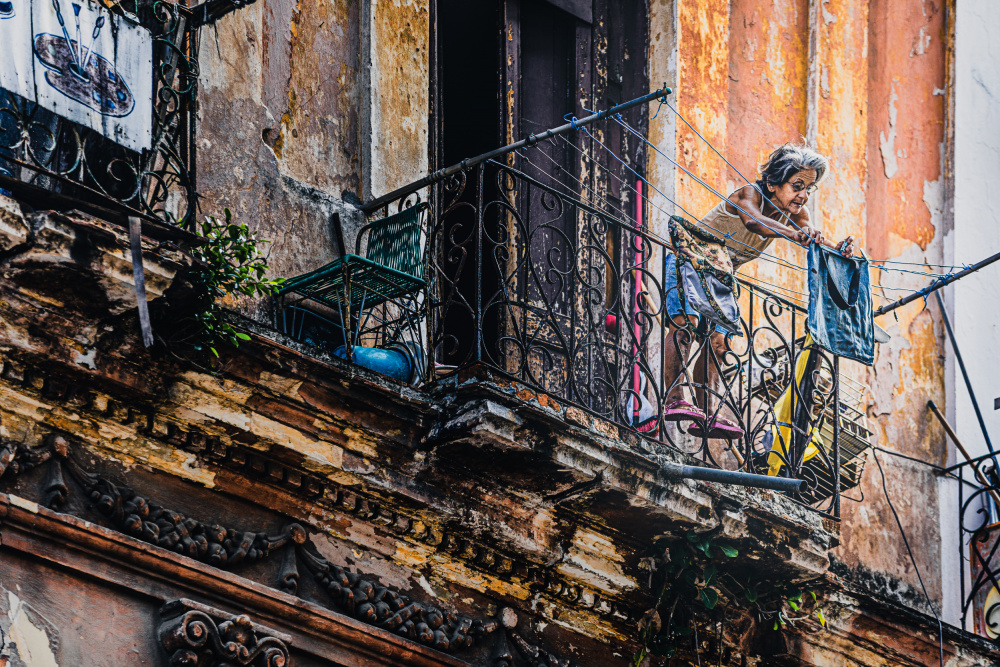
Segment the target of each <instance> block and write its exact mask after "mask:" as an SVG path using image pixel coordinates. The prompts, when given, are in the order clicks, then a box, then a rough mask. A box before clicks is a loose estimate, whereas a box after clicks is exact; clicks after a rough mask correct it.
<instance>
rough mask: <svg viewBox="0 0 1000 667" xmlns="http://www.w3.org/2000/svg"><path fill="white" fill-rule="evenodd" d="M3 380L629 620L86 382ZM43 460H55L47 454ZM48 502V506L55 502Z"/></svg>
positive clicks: (363, 496)
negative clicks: (102, 392)
mask: <svg viewBox="0 0 1000 667" xmlns="http://www.w3.org/2000/svg"><path fill="white" fill-rule="evenodd" d="M0 377H2V378H4V379H5V380H7V381H9V382H12V383H16V384H17V385H20V387H21V388H22V389H23V390H24V391H26V392H27V393H29V394H34V395H37V396H39V397H41V398H44V399H47V400H49V401H52V402H56V403H66V404H67V405H68V407H71V408H72V409H73V410H75V411H79V412H81V413H84V414H88V415H91V416H93V417H96V418H99V419H107V420H112V421H114V422H117V423H119V424H122V425H129V426H131V427H132V428H134V429H135V430H136V432H137V433H140V434H142V435H143V436H144V437H147V438H151V439H154V440H158V441H160V442H162V443H164V444H166V445H170V446H172V447H175V448H178V449H181V450H183V451H186V452H189V453H191V454H193V455H195V456H196V457H197V458H198V460H199V461H200V462H203V463H207V464H210V465H213V466H217V467H218V468H221V469H224V470H228V471H231V472H234V473H237V474H240V475H244V476H247V477H249V478H251V479H255V480H259V481H261V482H264V483H266V484H269V485H271V486H273V487H275V488H278V489H281V490H282V491H284V492H286V493H289V494H291V495H293V496H295V497H297V498H301V499H303V500H307V501H310V502H313V503H316V504H318V505H321V506H324V507H328V508H330V509H334V510H337V511H341V512H344V513H346V514H348V515H351V516H354V517H356V518H358V519H360V520H362V521H366V522H368V523H372V524H377V525H379V526H381V527H383V528H384V529H387V530H389V531H391V532H392V533H394V534H395V535H397V536H399V537H400V538H403V539H409V540H413V541H415V542H418V543H422V544H425V545H427V546H430V547H433V548H434V549H435V550H437V551H438V552H441V553H446V554H448V555H449V556H451V557H453V558H455V559H457V560H460V561H461V562H462V563H464V564H465V566H467V567H469V568H470V569H472V570H474V571H477V572H481V573H484V574H487V575H489V576H491V577H496V578H498V579H500V580H502V581H506V582H508V583H509V582H511V581H513V580H514V579H518V580H520V582H521V583H522V585H524V586H526V587H527V588H528V589H530V590H532V591H533V592H535V593H542V594H544V595H546V596H548V597H550V598H552V599H553V600H557V601H558V602H559V603H561V604H568V605H572V606H574V607H576V608H579V609H583V610H586V611H588V612H590V613H594V614H596V615H598V616H600V617H602V618H606V619H608V620H610V621H613V622H620V621H623V620H625V619H627V618H628V616H629V614H628V611H627V610H626V608H625V607H624V606H623V605H622V604H621V603H620V602H618V601H616V600H615V599H613V598H609V597H607V596H604V595H602V594H601V593H599V592H598V591H596V590H593V589H591V588H588V587H585V586H581V585H580V584H579V583H578V582H575V581H572V580H570V579H567V578H564V577H562V576H560V575H558V574H557V573H555V572H554V571H553V570H552V569H551V568H548V567H546V566H545V565H544V564H542V563H537V562H533V561H531V560H529V559H527V558H524V557H523V556H520V555H519V554H518V553H517V551H516V549H513V548H510V549H504V548H496V547H494V546H486V545H484V544H481V543H479V542H478V541H477V540H476V539H475V538H474V537H469V536H467V535H463V534H461V533H459V532H456V531H454V530H452V529H449V528H447V527H445V526H434V525H428V523H426V522H425V520H424V519H423V518H418V517H417V515H416V514H415V513H414V514H409V513H407V512H405V511H401V510H398V509H395V508H392V507H389V506H388V505H387V503H386V500H385V499H383V498H378V497H376V496H374V495H372V494H369V493H366V492H364V491H358V490H357V489H349V488H347V487H344V486H341V485H339V484H336V483H334V482H332V481H330V480H328V479H325V478H323V477H321V476H319V475H315V474H311V473H307V472H305V471H302V470H300V469H298V468H296V467H293V466H292V465H288V464H286V463H283V462H280V461H277V460H276V459H275V458H274V457H272V456H269V455H267V454H266V453H263V452H261V451H259V450H258V449H255V448H253V447H249V446H244V445H240V444H236V443H234V442H232V440H230V439H228V438H223V437H220V436H217V435H212V434H209V433H206V432H204V431H202V430H200V429H198V428H197V427H194V426H190V425H185V427H184V428H181V426H180V425H178V424H177V423H176V422H175V421H174V420H172V419H170V418H168V417H166V416H164V415H161V414H160V413H159V412H158V411H156V410H155V409H154V408H152V407H149V408H143V407H141V406H135V405H133V406H126V405H123V404H122V403H120V402H118V401H116V400H114V399H113V398H110V397H108V396H105V395H103V394H101V393H99V392H97V391H95V390H93V389H91V388H89V387H87V386H85V385H84V384H83V383H78V382H74V381H72V380H68V379H66V378H60V377H57V376H55V375H54V374H51V373H46V372H44V371H43V370H42V369H41V368H39V367H29V366H27V365H25V364H21V363H18V362H15V361H13V360H11V359H10V358H6V359H4V360H3V370H2V372H0ZM40 455H41V456H45V457H47V456H48V454H46V453H44V452H42V453H41V454H40ZM0 456H2V454H0ZM36 456H37V455H36ZM39 462H41V461H39ZM37 464H38V463H31V462H29V461H27V460H25V462H24V465H37ZM0 475H2V458H0ZM45 502H46V504H48V499H46V500H45ZM289 586H292V581H289V582H287V583H286V584H282V587H283V589H284V590H293V589H291V588H288V587H289Z"/></svg>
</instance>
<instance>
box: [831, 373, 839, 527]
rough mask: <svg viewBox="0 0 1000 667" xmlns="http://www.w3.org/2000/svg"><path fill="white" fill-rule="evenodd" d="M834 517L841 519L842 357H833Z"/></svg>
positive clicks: (832, 464) (832, 463)
mask: <svg viewBox="0 0 1000 667" xmlns="http://www.w3.org/2000/svg"><path fill="white" fill-rule="evenodd" d="M832 458H833V460H832V462H831V466H832V468H833V515H834V516H835V517H837V518H838V519H839V518H840V357H839V356H838V355H836V354H835V355H833V453H832Z"/></svg>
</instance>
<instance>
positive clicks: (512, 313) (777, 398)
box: [278, 161, 871, 518]
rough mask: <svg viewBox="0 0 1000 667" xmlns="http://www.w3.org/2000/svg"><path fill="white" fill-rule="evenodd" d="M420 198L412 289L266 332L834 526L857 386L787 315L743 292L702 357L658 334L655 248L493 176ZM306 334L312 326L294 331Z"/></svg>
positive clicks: (795, 314) (502, 175)
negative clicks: (768, 496) (463, 390)
mask: <svg viewBox="0 0 1000 667" xmlns="http://www.w3.org/2000/svg"><path fill="white" fill-rule="evenodd" d="M427 198H428V200H429V204H430V207H429V208H430V211H431V214H430V215H428V216H427V217H426V222H425V224H424V226H423V232H422V240H421V242H422V247H423V248H424V249H425V251H424V254H423V256H424V258H425V261H424V278H425V282H426V288H425V289H421V290H418V291H415V292H413V293H412V294H410V295H408V296H406V297H405V298H402V299H387V300H382V302H381V303H380V304H379V305H377V306H375V307H373V308H368V309H367V310H365V308H364V306H363V304H359V303H358V302H356V301H355V302H354V303H353V304H351V306H350V307H348V308H346V309H345V308H344V307H340V308H339V310H338V309H337V308H336V307H333V308H327V309H325V310H324V309H323V308H322V306H321V305H320V306H319V307H316V306H317V304H316V303H315V300H310V299H308V298H306V299H293V300H292V301H288V300H286V301H284V303H283V305H284V306H285V309H284V310H283V311H282V314H281V316H279V318H278V319H279V324H281V325H282V326H281V327H280V328H284V329H285V331H286V333H291V334H293V335H297V336H298V337H300V338H302V337H303V335H304V334H303V331H311V332H312V334H310V335H311V336H312V337H311V338H310V337H308V336H307V337H306V338H307V339H308V340H309V341H310V342H313V343H315V344H320V345H321V346H322V345H326V346H328V347H329V348H330V349H331V350H332V349H337V350H339V355H340V356H344V357H348V358H351V359H354V360H355V361H356V362H358V363H362V364H364V363H365V361H364V359H359V358H358V354H359V350H360V351H361V354H362V356H364V353H365V351H369V350H371V349H373V348H382V349H385V348H389V347H391V346H393V345H396V346H397V347H398V346H399V344H400V343H403V344H405V345H407V346H409V348H410V349H414V348H417V349H419V350H421V351H422V354H418V355H410V356H411V358H413V359H418V358H420V357H422V358H423V359H426V360H429V361H427V362H423V363H422V365H421V367H420V368H419V375H420V378H419V380H417V382H422V383H424V385H425V386H426V387H432V386H435V385H437V386H441V385H451V386H455V385H457V384H460V383H461V384H463V385H468V384H470V383H472V382H473V381H476V382H479V383H488V384H490V385H491V386H493V387H494V388H495V389H497V390H500V391H503V392H505V393H507V394H509V395H513V396H516V397H518V398H519V399H521V400H528V401H531V402H533V403H537V404H539V405H540V406H541V407H543V408H545V409H548V410H550V411H551V410H555V411H556V412H558V413H559V415H560V416H561V417H562V418H563V419H567V420H569V421H573V422H576V423H584V422H586V423H588V424H590V423H593V424H596V425H603V428H604V432H606V433H608V434H611V435H612V437H614V436H615V435H617V436H618V437H619V438H620V439H622V440H626V441H628V442H631V443H632V444H633V446H636V444H637V443H638V442H639V438H640V437H644V438H645V443H646V445H645V446H646V447H647V448H652V451H657V450H658V449H661V448H665V449H666V450H673V451H677V450H679V451H681V452H684V453H686V454H689V455H691V456H693V457H695V459H697V460H699V462H700V465H703V466H706V467H711V468H721V469H725V470H732V471H742V472H747V473H755V474H767V473H768V471H769V470H770V471H771V473H772V474H775V473H776V474H778V475H781V476H786V477H791V478H794V479H801V480H805V481H806V482H807V488H806V490H805V491H804V492H802V493H796V494H794V497H795V499H796V500H798V501H800V502H802V503H805V504H807V505H811V506H813V507H815V508H816V509H817V510H818V511H819V512H820V513H822V514H823V515H824V516H827V517H830V518H836V517H839V513H840V495H841V492H842V491H843V490H845V489H848V488H852V487H854V486H856V485H857V484H858V482H859V480H860V476H861V472H862V469H863V466H864V451H865V447H866V446H867V445H868V442H869V439H870V436H871V432H870V431H869V430H868V427H867V423H866V421H865V417H864V413H863V410H864V408H863V392H864V387H863V386H861V385H860V384H858V383H857V382H854V381H853V380H851V379H850V378H848V377H847V376H845V375H842V374H841V373H840V372H839V360H838V358H836V357H834V356H831V355H830V354H828V353H826V352H825V351H823V350H821V349H818V348H815V347H814V346H812V345H807V343H806V311H805V310H804V309H803V308H802V307H801V306H799V305H797V304H795V303H793V302H792V301H790V300H788V299H784V298H782V297H780V296H778V295H777V294H774V293H772V292H769V291H766V290H764V289H762V288H760V287H758V286H754V285H750V284H743V285H742V287H741V289H742V292H741V296H740V301H741V312H742V323H741V332H740V333H741V334H742V335H738V336H737V335H730V336H728V337H727V338H726V340H725V345H724V346H723V348H720V349H713V346H712V345H710V344H708V342H707V340H708V339H707V337H705V336H702V335H700V333H701V332H698V331H689V330H686V329H678V328H674V327H669V328H664V326H663V322H664V320H665V318H666V314H665V312H664V311H663V308H662V307H661V306H660V304H662V303H664V296H665V294H664V289H663V284H664V282H663V280H664V273H663V256H664V252H665V251H668V249H669V244H668V243H667V242H666V241H665V240H664V239H663V238H661V237H660V236H657V235H656V234H654V233H650V232H649V231H647V230H645V229H639V228H637V227H636V226H634V225H633V224H630V223H629V222H628V221H626V220H624V219H622V218H621V217H619V215H620V213H616V212H615V211H614V210H612V209H611V208H610V207H609V208H608V209H599V208H595V207H594V206H592V205H591V204H588V203H586V202H584V201H583V200H581V199H580V198H578V197H575V196H573V195H572V194H567V190H566V189H562V190H560V189H556V188H554V187H550V186H548V185H545V184H543V183H542V182H540V181H539V180H537V179H535V178H533V177H531V176H529V175H528V174H526V173H524V172H522V171H519V170H518V169H515V168H512V167H510V166H508V165H505V164H501V163H498V162H494V161H487V162H484V163H482V164H480V165H478V166H477V167H475V168H474V169H472V170H470V171H462V172H459V173H458V174H456V175H455V176H454V177H452V178H451V179H450V180H447V181H444V182H438V183H436V184H433V185H432V186H430V188H429V193H428V195H427ZM419 203H420V197H419V194H418V192H417V189H416V186H414V187H413V188H410V189H405V188H404V189H403V194H402V195H401V196H400V198H399V199H397V200H395V201H392V202H390V203H388V204H385V205H383V206H382V207H381V208H379V209H377V210H369V211H368V213H369V215H370V219H371V221H372V222H373V223H375V224H377V221H378V220H379V219H384V218H386V217H388V216H389V215H391V214H394V213H396V212H399V211H404V210H406V209H407V208H408V207H412V206H416V205H418V204H419ZM362 244H363V241H362ZM358 252H359V254H361V253H363V252H364V248H363V247H360V246H359V248H358ZM674 289H676V288H674ZM342 301H343V302H344V303H346V301H347V300H342ZM291 304H294V305H291ZM327 305H330V304H329V303H328V304H327ZM359 305H360V306H361V309H362V310H363V311H364V312H359V311H358V307H359ZM303 308H305V309H306V310H303ZM352 308H353V309H354V311H355V312H354V313H353V314H352V313H351V312H350V311H351V309H352ZM345 310H346V311H347V312H345ZM296 315H297V317H298V319H296ZM307 320H311V322H312V323H313V325H314V326H311V327H308V328H306V329H304V328H303V324H304V322H305V321H307ZM292 321H295V322H297V324H295V325H294V326H293V325H291V324H290V323H291V322H292ZM344 321H348V322H351V323H352V324H351V325H350V327H349V328H348V331H349V332H350V334H349V335H347V336H344V334H343V331H344V329H343V328H342V326H341V325H340V323H341V322H344ZM324 326H325V327H326V331H327V333H326V334H317V333H316V332H317V331H318V330H322V329H323V328H324ZM345 343H346V345H345ZM687 345H690V347H691V349H692V351H691V353H690V354H689V355H687V357H685V358H686V363H685V364H683V366H682V367H681V371H680V373H677V374H676V377H664V375H665V373H664V370H663V369H664V368H665V367H666V366H667V363H666V362H667V353H668V352H669V351H670V350H671V348H674V349H679V348H681V347H684V346H687ZM793 367H794V368H796V376H797V377H798V381H797V382H792V372H791V369H792V368H793ZM706 378H715V379H710V380H708V381H706ZM400 379H403V378H402V377H401V378H400ZM677 391H680V392H682V394H683V395H684V396H686V397H687V400H689V401H690V402H692V403H695V404H696V405H698V406H699V407H701V408H703V409H704V410H705V412H706V414H707V415H709V417H710V418H715V417H716V416H719V417H723V418H726V419H728V420H730V421H732V422H735V423H736V424H738V425H739V427H740V428H741V429H742V431H743V436H742V437H740V438H738V439H733V440H720V439H713V438H709V437H708V434H707V433H703V434H701V435H700V437H696V436H695V435H692V433H691V432H690V431H689V428H688V426H687V425H684V424H680V423H677V422H668V421H665V420H664V419H663V408H664V406H665V405H666V404H667V403H668V402H669V401H668V399H667V397H668V395H671V394H673V395H676V392H677Z"/></svg>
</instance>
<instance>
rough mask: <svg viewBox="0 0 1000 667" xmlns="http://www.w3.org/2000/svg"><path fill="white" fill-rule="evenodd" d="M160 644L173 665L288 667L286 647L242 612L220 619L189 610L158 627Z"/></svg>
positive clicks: (196, 666) (195, 666)
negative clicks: (218, 620) (219, 620)
mask: <svg viewBox="0 0 1000 667" xmlns="http://www.w3.org/2000/svg"><path fill="white" fill-rule="evenodd" d="M160 644H161V645H162V646H163V650H164V651H165V652H166V654H167V656H168V657H169V659H170V664H171V665H172V666H173V667H229V666H232V667H237V666H239V667H244V666H252V667H290V666H291V662H290V660H289V655H288V646H287V645H286V644H285V642H283V641H282V640H281V639H278V638H277V637H272V636H268V635H266V634H263V633H262V632H260V631H259V630H258V628H256V627H255V626H254V623H253V622H252V621H251V620H250V617H249V616H247V615H245V614H239V615H236V616H230V617H229V618H226V619H225V620H223V621H221V622H217V619H215V618H213V617H212V616H210V615H209V614H207V613H205V612H204V611H200V610H191V611H187V612H186V613H184V614H182V615H181V616H179V617H178V618H175V619H171V620H168V621H166V622H165V623H163V624H162V625H161V627H160Z"/></svg>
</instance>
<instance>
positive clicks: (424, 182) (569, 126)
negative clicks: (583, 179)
mask: <svg viewBox="0 0 1000 667" xmlns="http://www.w3.org/2000/svg"><path fill="white" fill-rule="evenodd" d="M672 92H673V91H672V90H671V89H670V88H668V87H667V86H664V87H663V88H661V89H660V90H656V91H654V92H652V93H648V94H646V95H643V96H642V97H637V98H635V99H634V100H629V101H628V102H623V103H621V104H619V105H618V106H616V107H612V108H610V109H607V110H605V111H598V112H597V113H594V114H591V115H589V116H587V117H585V118H581V119H580V120H575V119H574V120H572V121H570V122H568V123H566V124H565V125H560V126H559V127H555V128H552V129H551V130H545V131H544V132H542V133H540V134H530V135H528V136H527V137H525V138H524V139H521V140H520V141H516V142H514V143H512V144H508V145H507V146H504V147H502V148H495V149H493V150H491V151H489V152H488V153H483V154H482V155H477V156H476V157H471V158H466V159H464V160H462V161H461V162H459V163H458V164H453V165H451V166H450V167H445V168H444V169H438V170H437V171H435V172H433V173H431V174H427V175H426V176H424V177H423V178H421V179H420V180H418V181H414V182H413V183H410V184H409V185H404V186H403V187H401V188H398V189H396V190H393V191H392V192H390V193H389V194H387V195H382V196H381V197H379V198H378V199H373V200H372V201H370V202H368V203H367V204H365V205H364V206H362V207H361V210H362V211H364V212H365V213H369V212H371V211H374V210H375V209H377V208H379V207H381V206H384V205H385V204H388V203H389V202H391V201H395V200H396V199H399V198H400V197H404V196H406V195H408V194H412V193H414V192H416V191H417V190H420V189H421V188H424V187H426V186H428V185H430V184H431V183H436V182H438V181H441V180H444V179H445V178H447V177H449V176H451V175H453V174H457V173H458V172H460V171H462V170H468V169H471V168H472V167H475V166H476V165H478V164H479V163H481V162H486V161H487V160H492V159H493V158H497V157H500V156H503V155H506V154H507V153H510V152H513V151H516V150H517V149H519V148H524V147H526V146H527V147H531V146H534V145H535V144H537V143H538V142H539V141H545V140H546V139H551V138H552V137H556V136H559V135H560V134H566V133H567V132H569V131H570V130H576V129H579V128H581V127H585V126H587V125H590V124H591V123H595V122H597V121H599V120H603V119H605V118H607V117H608V116H613V115H615V114H617V113H621V112H622V111H625V110H626V109H631V108H632V107H634V106H638V105H640V104H645V103H646V102H650V101H652V100H655V99H666V97H667V95H669V94H670V93H672Z"/></svg>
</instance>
